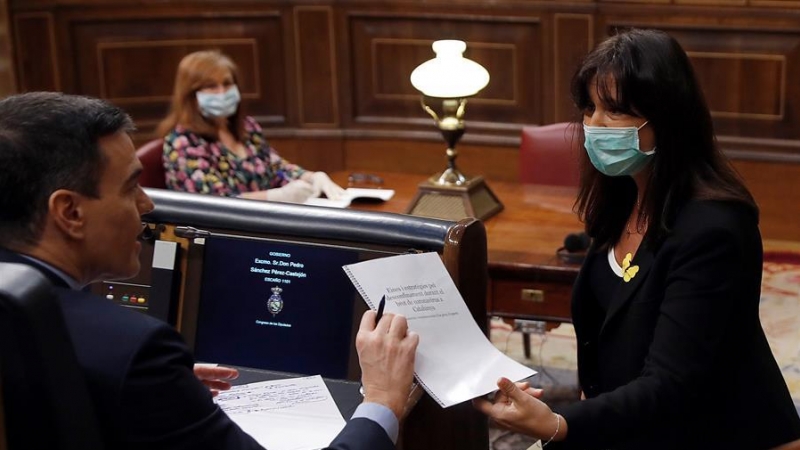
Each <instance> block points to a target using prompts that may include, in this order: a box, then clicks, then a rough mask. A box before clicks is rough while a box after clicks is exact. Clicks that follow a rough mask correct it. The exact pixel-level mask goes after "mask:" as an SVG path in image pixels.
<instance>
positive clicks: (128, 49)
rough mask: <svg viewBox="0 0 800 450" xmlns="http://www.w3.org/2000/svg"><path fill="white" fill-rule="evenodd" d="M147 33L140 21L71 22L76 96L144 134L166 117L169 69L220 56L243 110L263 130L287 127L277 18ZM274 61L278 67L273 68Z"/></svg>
mask: <svg viewBox="0 0 800 450" xmlns="http://www.w3.org/2000/svg"><path fill="white" fill-rule="evenodd" d="M158 23H159V25H161V26H159V27H158V28H157V29H155V30H153V29H150V28H148V27H143V26H142V21H140V20H128V19H121V18H115V19H113V20H104V21H81V20H75V21H73V22H71V23H70V29H69V31H70V34H71V36H72V37H73V44H74V46H75V47H76V48H79V49H81V51H79V52H77V54H76V55H75V60H74V67H73V69H74V71H75V80H76V82H75V84H76V85H75V86H74V89H73V90H74V91H75V92H78V93H81V94H86V95H94V96H99V97H103V98H108V99H110V100H112V101H114V102H115V103H116V104H118V105H120V106H121V107H123V108H125V109H126V110H127V111H128V112H129V113H130V114H131V115H132V116H133V117H134V119H136V120H137V122H138V123H139V125H140V126H142V127H152V126H154V125H155V124H156V123H157V122H158V120H160V119H161V118H163V116H164V115H165V114H166V110H167V107H168V105H169V99H170V95H171V93H172V89H173V83H174V79H175V70H176V68H177V66H178V62H180V60H181V58H183V57H184V56H185V55H187V54H189V53H191V52H194V51H198V50H207V49H218V50H220V51H222V52H224V53H226V54H227V55H229V56H230V57H231V58H232V59H233V60H234V61H235V62H236V64H237V66H238V68H239V76H240V80H239V82H240V90H241V92H242V97H243V99H244V100H243V101H244V105H245V107H246V108H247V111H248V112H249V113H250V114H252V115H254V116H256V117H257V118H258V119H259V120H260V121H262V122H265V123H279V124H283V123H286V122H287V119H286V116H287V114H288V112H287V101H286V85H287V78H286V74H285V72H284V71H283V70H282V69H283V67H284V66H283V63H282V61H283V59H284V51H283V45H282V43H283V27H282V22H281V20H280V16H279V15H277V14H269V13H267V14H261V15H257V16H256V17H252V16H248V17H236V16H233V17H224V18H191V19H181V18H176V19H166V20H161V21H159V22H158ZM276 62H277V64H276Z"/></svg>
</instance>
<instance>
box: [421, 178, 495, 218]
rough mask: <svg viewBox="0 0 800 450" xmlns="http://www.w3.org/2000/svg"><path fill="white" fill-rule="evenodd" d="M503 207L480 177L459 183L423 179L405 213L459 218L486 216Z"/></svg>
mask: <svg viewBox="0 0 800 450" xmlns="http://www.w3.org/2000/svg"><path fill="white" fill-rule="evenodd" d="M502 210H503V204H502V203H501V202H500V200H499V199H498V198H497V196H496V195H494V193H493V192H492V190H491V189H489V186H488V185H487V184H486V182H485V181H484V180H483V177H480V176H478V177H475V178H470V179H469V180H467V182H466V183H464V184H462V185H460V186H448V185H441V184H436V183H432V182H430V181H424V182H422V183H420V184H419V188H418V189H417V195H415V196H414V199H413V200H411V204H410V205H409V207H408V209H407V210H406V214H411V215H413V216H424V217H435V218H438V219H447V220H461V219H463V218H465V217H476V218H478V219H480V220H486V219H488V218H489V217H491V216H493V215H495V214H497V213H499V212H500V211H502Z"/></svg>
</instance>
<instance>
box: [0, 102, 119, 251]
mask: <svg viewBox="0 0 800 450" xmlns="http://www.w3.org/2000/svg"><path fill="white" fill-rule="evenodd" d="M132 130H133V121H132V120H131V118H130V117H129V116H128V115H127V114H126V113H125V112H124V111H122V110H121V109H119V108H117V107H116V106H113V105H111V104H109V103H107V102H105V101H103V100H99V99H96V98H90V97H80V96H75V95H66V94H61V93H55V92H31V93H27V94H20V95H14V96H10V97H7V98H5V99H3V100H2V101H0V246H2V247H12V246H15V245H20V244H27V245H32V244H35V243H36V242H37V241H38V240H39V238H40V236H41V233H42V228H43V226H44V218H45V216H46V215H47V208H48V206H47V204H48V200H49V198H50V194H52V193H53V192H55V191H56V190H58V189H68V190H71V191H75V192H78V193H80V194H82V195H86V196H90V197H95V198H96V197H97V196H98V184H99V181H100V178H101V176H102V174H103V170H104V168H105V161H104V159H103V155H102V153H101V151H100V148H99V147H98V145H97V141H98V139H100V138H102V137H105V136H109V135H112V134H114V133H117V132H119V131H124V132H130V131H132Z"/></svg>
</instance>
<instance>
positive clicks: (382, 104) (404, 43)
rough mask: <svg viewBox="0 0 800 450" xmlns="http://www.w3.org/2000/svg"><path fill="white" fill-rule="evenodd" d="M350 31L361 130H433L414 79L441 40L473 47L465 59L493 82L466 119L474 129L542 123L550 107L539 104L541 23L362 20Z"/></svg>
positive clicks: (472, 103) (533, 20)
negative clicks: (371, 127) (365, 125)
mask: <svg viewBox="0 0 800 450" xmlns="http://www.w3.org/2000/svg"><path fill="white" fill-rule="evenodd" d="M348 25H349V32H350V39H351V55H352V57H351V70H352V73H353V76H352V83H353V84H352V93H353V98H352V104H353V113H352V114H353V117H352V121H353V123H359V124H362V123H368V124H385V123H393V124H403V125H404V126H406V127H417V128H419V127H420V125H421V126H422V127H429V126H430V125H429V123H430V121H429V120H428V119H426V115H425V114H424V113H423V112H421V110H420V106H419V98H420V97H419V93H418V92H417V91H416V90H415V89H414V88H413V86H411V82H410V81H409V77H410V75H411V72H412V71H413V70H414V68H416V67H417V66H418V65H419V64H421V63H423V62H424V61H427V60H428V59H431V58H433V57H434V56H435V55H434V53H433V50H432V49H431V47H430V45H431V43H432V42H433V41H434V40H438V39H455V38H458V39H462V40H464V41H466V42H467V51H466V52H465V56H466V57H468V58H470V59H473V60H475V61H477V62H478V63H480V64H482V65H483V66H484V67H486V69H487V70H488V71H489V74H490V77H491V80H490V82H489V85H488V86H487V87H486V88H485V89H484V90H483V91H482V92H481V93H480V94H478V95H477V96H476V97H475V98H472V99H470V100H469V106H468V108H467V115H466V118H467V120H468V121H470V122H471V123H472V124H473V125H471V126H472V128H473V129H474V130H477V131H487V130H490V129H492V128H494V129H498V128H503V125H508V124H522V123H541V119H542V105H541V103H540V102H537V101H536V100H535V99H537V98H540V97H541V96H542V79H541V73H542V67H541V58H540V57H539V56H540V53H541V48H542V43H541V41H542V37H541V33H542V31H541V26H540V23H539V20H538V19H537V18H524V19H523V18H518V17H474V16H464V17H458V16H452V15H428V16H424V17H417V18H409V17H407V16H405V15H372V14H370V15H356V14H354V15H352V16H351V17H350V20H349V23H348ZM420 118H422V119H424V120H423V121H422V122H420V120H419V119H420ZM423 129H424V128H423ZM482 129H483V130H482Z"/></svg>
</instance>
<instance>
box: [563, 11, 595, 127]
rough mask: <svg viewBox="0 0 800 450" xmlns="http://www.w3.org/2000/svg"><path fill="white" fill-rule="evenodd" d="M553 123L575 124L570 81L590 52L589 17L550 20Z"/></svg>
mask: <svg viewBox="0 0 800 450" xmlns="http://www.w3.org/2000/svg"><path fill="white" fill-rule="evenodd" d="M553 34H554V39H553V55H554V60H555V63H554V64H553V91H554V92H555V95H556V97H555V101H554V105H553V106H554V120H553V122H569V121H571V120H575V113H576V111H575V107H574V105H573V103H572V98H571V96H570V79H571V78H572V75H573V74H574V73H575V68H576V67H578V66H579V65H580V63H581V60H582V59H583V57H584V56H585V55H586V54H587V53H589V51H590V50H591V49H592V48H594V20H593V18H592V16H591V15H589V14H556V15H555V17H554V31H553Z"/></svg>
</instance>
